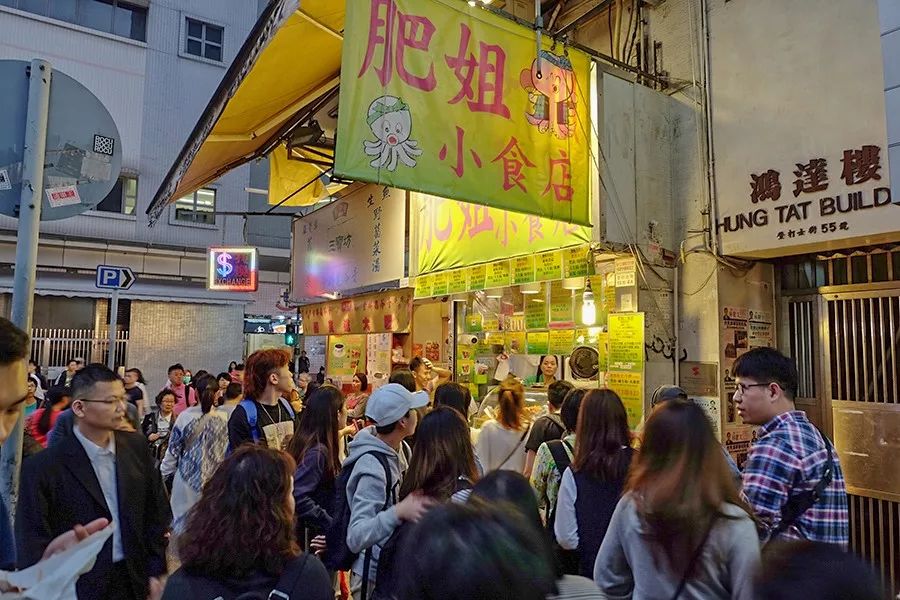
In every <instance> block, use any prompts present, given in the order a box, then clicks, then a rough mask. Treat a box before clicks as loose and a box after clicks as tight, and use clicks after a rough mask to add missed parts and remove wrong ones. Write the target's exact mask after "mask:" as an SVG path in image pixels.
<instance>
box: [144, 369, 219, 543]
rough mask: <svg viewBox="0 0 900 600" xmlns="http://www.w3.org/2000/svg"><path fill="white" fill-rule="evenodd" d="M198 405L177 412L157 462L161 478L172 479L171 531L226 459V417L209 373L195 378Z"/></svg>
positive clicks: (176, 529) (176, 531)
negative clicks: (219, 407)
mask: <svg viewBox="0 0 900 600" xmlns="http://www.w3.org/2000/svg"><path fill="white" fill-rule="evenodd" d="M195 385H196V386H197V392H198V394H199V397H200V405H199V406H192V407H190V408H188V409H187V410H185V411H184V412H182V413H181V414H180V415H178V419H176V420H175V427H173V429H172V434H171V435H170V436H169V447H168V449H167V450H166V454H165V458H164V459H163V461H162V465H160V472H161V473H162V476H163V479H164V480H168V479H169V478H172V486H171V487H172V496H171V499H170V503H171V505H172V517H173V521H172V530H173V533H174V534H175V535H178V534H179V533H181V530H182V529H183V527H184V520H185V518H186V516H187V513H188V511H189V510H190V509H191V507H192V506H194V505H195V504H196V503H197V501H198V500H199V499H200V492H201V491H202V489H203V485H204V484H205V483H206V482H207V481H209V478H210V477H212V474H213V472H214V471H215V470H216V468H217V467H218V466H219V464H220V463H221V462H222V460H223V459H224V458H225V451H226V450H227V448H228V417H227V413H226V412H225V411H223V410H219V409H217V408H216V406H215V404H216V391H217V390H218V385H217V384H216V380H215V378H214V377H213V376H212V375H205V376H203V377H201V378H200V379H198V380H197V382H196V384H195Z"/></svg>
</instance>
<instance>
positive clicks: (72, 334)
mask: <svg viewBox="0 0 900 600" xmlns="http://www.w3.org/2000/svg"><path fill="white" fill-rule="evenodd" d="M108 336H109V333H108V331H107V330H106V329H100V330H95V329H32V330H31V359H32V360H33V361H35V363H37V364H38V365H40V366H41V368H42V369H44V373H45V375H47V377H48V378H49V377H55V376H56V375H58V374H59V373H60V372H62V371H63V370H64V369H65V368H66V364H67V363H68V361H69V360H71V359H73V358H83V359H84V360H85V362H86V363H92V362H99V363H103V364H106V359H107V357H108V353H109V337H108ZM127 351H128V331H117V332H116V343H115V353H116V361H115V364H116V365H117V366H119V365H124V364H125V360H126V356H127Z"/></svg>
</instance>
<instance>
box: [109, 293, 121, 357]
mask: <svg viewBox="0 0 900 600" xmlns="http://www.w3.org/2000/svg"><path fill="white" fill-rule="evenodd" d="M118 322H119V288H116V289H114V290H113V292H112V296H111V297H110V299H109V353H108V356H107V358H106V366H107V367H109V368H110V370H112V371H115V370H116V323H118Z"/></svg>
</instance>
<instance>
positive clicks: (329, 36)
mask: <svg viewBox="0 0 900 600" xmlns="http://www.w3.org/2000/svg"><path fill="white" fill-rule="evenodd" d="M344 12H345V3H344V1H343V0H303V2H302V6H301V5H300V3H299V2H298V0H272V1H271V2H270V4H269V6H268V7H266V9H265V10H264V11H263V13H262V14H261V15H260V18H259V20H258V21H257V23H256V25H255V26H254V28H253V30H252V31H251V32H250V35H249V36H248V38H247V41H246V42H245V43H244V45H243V47H242V48H241V50H240V51H239V52H238V55H237V57H235V60H234V62H233V63H232V64H231V67H230V68H229V69H228V71H227V73H226V74H225V76H224V77H223V79H222V82H221V83H220V84H219V87H218V89H217V90H216V92H215V94H214V95H213V97H212V99H211V100H210V102H209V104H208V105H207V107H206V110H205V111H204V113H203V115H202V116H201V118H200V120H199V121H198V122H197V125H196V126H195V127H194V130H193V131H192V132H191V134H190V136H189V137H188V140H187V142H186V143H185V145H184V148H182V150H181V153H180V154H179V155H178V158H177V160H176V161H175V163H174V164H173V165H172V168H171V169H170V170H169V173H168V174H167V175H166V177H165V179H164V180H163V183H162V185H161V186H160V188H159V190H158V191H157V192H156V196H155V197H154V199H153V202H152V203H151V204H150V207H149V208H148V209H147V214H148V215H150V220H151V222H155V221H156V219H157V218H158V217H159V215H160V214H161V212H162V210H163V209H164V208H165V207H166V205H167V204H169V203H170V202H172V201H174V200H176V199H178V198H180V197H182V196H184V195H186V194H189V193H191V192H193V191H195V190H197V189H199V188H200V187H202V186H203V185H205V184H207V183H209V182H211V181H213V180H215V179H216V178H218V177H220V176H221V175H223V174H224V173H226V172H227V171H229V170H231V169H234V168H235V167H238V166H240V165H242V164H244V163H246V162H248V161H250V160H252V159H254V158H257V157H260V156H263V155H264V154H265V153H266V152H268V151H270V150H271V149H272V147H273V145H274V144H275V143H276V141H277V139H278V138H279V134H283V133H284V130H285V129H286V128H287V127H289V126H290V125H292V124H293V123H294V121H293V119H294V118H295V117H296V115H297V113H298V112H300V111H302V109H304V108H305V107H308V106H309V105H311V104H312V103H313V102H314V101H316V100H317V99H319V98H321V97H322V96H323V95H324V94H326V93H327V92H329V91H331V90H333V89H334V88H335V87H336V86H337V85H338V81H339V79H340V69H341V46H342V43H343V35H342V33H341V30H342V29H343V26H344ZM263 50H265V52H263ZM297 164H304V163H297ZM307 166H310V167H311V166H312V165H307ZM310 173H311V176H310V179H312V177H314V176H315V173H314V172H313V171H312V170H311V171H310ZM278 200H280V198H279V199H278ZM314 202H315V200H309V201H307V203H308V204H311V203H314Z"/></svg>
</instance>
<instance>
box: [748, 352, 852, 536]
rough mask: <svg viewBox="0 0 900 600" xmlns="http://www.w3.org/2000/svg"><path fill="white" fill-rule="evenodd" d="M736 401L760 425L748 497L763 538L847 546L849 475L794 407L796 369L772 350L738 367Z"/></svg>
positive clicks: (752, 453)
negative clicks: (803, 540)
mask: <svg viewBox="0 0 900 600" xmlns="http://www.w3.org/2000/svg"><path fill="white" fill-rule="evenodd" d="M733 373H734V377H735V381H736V383H737V389H736V390H735V392H734V400H735V402H736V404H737V408H738V412H739V413H740V415H741V419H742V420H743V421H744V423H748V424H750V425H760V426H761V427H760V428H759V430H758V433H759V439H757V441H756V442H755V443H754V444H753V445H752V446H751V447H750V454H749V456H748V458H747V462H746V463H745V464H744V471H743V492H742V493H743V496H744V498H745V499H746V500H747V502H748V504H750V506H752V507H753V511H754V513H755V515H756V517H757V521H758V529H759V534H760V538H761V539H762V541H763V542H766V541H769V540H772V539H776V538H778V539H807V540H811V541H816V542H825V543H829V544H838V545H840V546H843V547H845V548H846V546H847V544H848V543H849V538H850V531H849V515H848V508H847V491H846V488H845V487H844V475H843V473H842V472H841V465H840V462H839V460H838V455H837V452H836V451H835V449H834V446H833V445H832V444H831V442H830V441H829V440H828V439H826V438H825V437H824V436H823V435H822V434H821V433H820V432H819V431H818V430H817V429H816V427H815V426H814V425H813V424H812V423H810V422H809V419H807V418H806V414H805V413H804V412H802V411H799V410H797V409H796V408H795V407H794V398H795V397H796V395H797V368H796V366H795V365H794V361H792V360H791V359H790V358H788V357H786V356H784V355H783V354H781V353H780V352H778V351H777V350H774V349H772V348H754V349H752V350H750V351H748V352H746V353H745V354H742V355H741V356H740V357H738V359H737V360H736V361H735V363H734V368H733Z"/></svg>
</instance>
